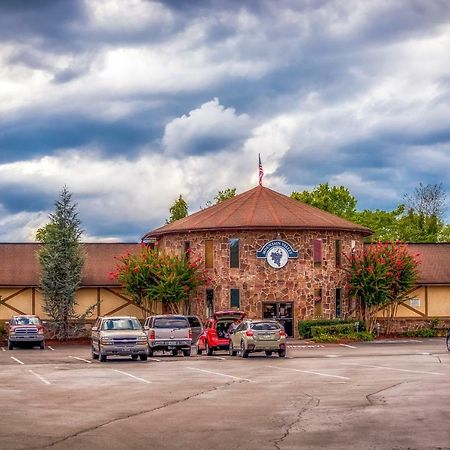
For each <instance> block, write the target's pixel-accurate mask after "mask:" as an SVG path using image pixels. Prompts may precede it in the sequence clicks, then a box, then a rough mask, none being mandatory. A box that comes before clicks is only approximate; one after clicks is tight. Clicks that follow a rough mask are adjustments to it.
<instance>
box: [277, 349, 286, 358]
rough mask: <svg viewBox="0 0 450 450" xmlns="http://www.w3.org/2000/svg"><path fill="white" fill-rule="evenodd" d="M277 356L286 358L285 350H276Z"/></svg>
mask: <svg viewBox="0 0 450 450" xmlns="http://www.w3.org/2000/svg"><path fill="white" fill-rule="evenodd" d="M278 356H279V357H280V358H284V357H285V356H286V350H283V349H280V350H278Z"/></svg>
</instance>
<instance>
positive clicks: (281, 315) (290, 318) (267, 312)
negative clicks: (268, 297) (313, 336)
mask: <svg viewBox="0 0 450 450" xmlns="http://www.w3.org/2000/svg"><path fill="white" fill-rule="evenodd" d="M263 318H264V319H275V320H278V322H280V323H281V325H283V327H284V331H286V334H287V335H288V336H289V337H294V308H293V304H292V303H290V302H274V303H263Z"/></svg>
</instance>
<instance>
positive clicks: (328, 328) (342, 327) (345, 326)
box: [311, 323, 356, 337]
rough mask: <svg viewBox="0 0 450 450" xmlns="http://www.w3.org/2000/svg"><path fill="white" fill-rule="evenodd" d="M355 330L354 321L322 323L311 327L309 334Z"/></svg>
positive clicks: (349, 332)
mask: <svg viewBox="0 0 450 450" xmlns="http://www.w3.org/2000/svg"><path fill="white" fill-rule="evenodd" d="M355 332H356V327H355V324H354V323H340V324H336V325H323V326H315V327H311V336H312V337H315V336H319V335H321V334H331V335H342V334H351V333H355Z"/></svg>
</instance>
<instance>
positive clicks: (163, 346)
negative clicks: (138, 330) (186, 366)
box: [144, 314, 192, 356]
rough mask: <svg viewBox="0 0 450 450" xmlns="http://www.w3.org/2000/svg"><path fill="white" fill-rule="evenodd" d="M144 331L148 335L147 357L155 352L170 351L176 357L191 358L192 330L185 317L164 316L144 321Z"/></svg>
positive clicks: (152, 317) (148, 318)
mask: <svg viewBox="0 0 450 450" xmlns="http://www.w3.org/2000/svg"><path fill="white" fill-rule="evenodd" d="M144 329H145V331H146V332H147V334H148V345H149V350H148V354H149V356H152V355H153V352H155V351H157V350H164V351H165V350H167V351H171V352H172V355H173V356H177V355H178V352H179V350H181V351H182V352H183V355H184V356H191V342H192V330H191V327H190V325H189V322H188V320H187V319H186V317H185V316H181V315H173V314H166V315H160V316H151V317H147V319H145V323H144Z"/></svg>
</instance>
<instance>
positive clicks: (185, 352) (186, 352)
mask: <svg viewBox="0 0 450 450" xmlns="http://www.w3.org/2000/svg"><path fill="white" fill-rule="evenodd" d="M183 356H191V349H189V350H183Z"/></svg>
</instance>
